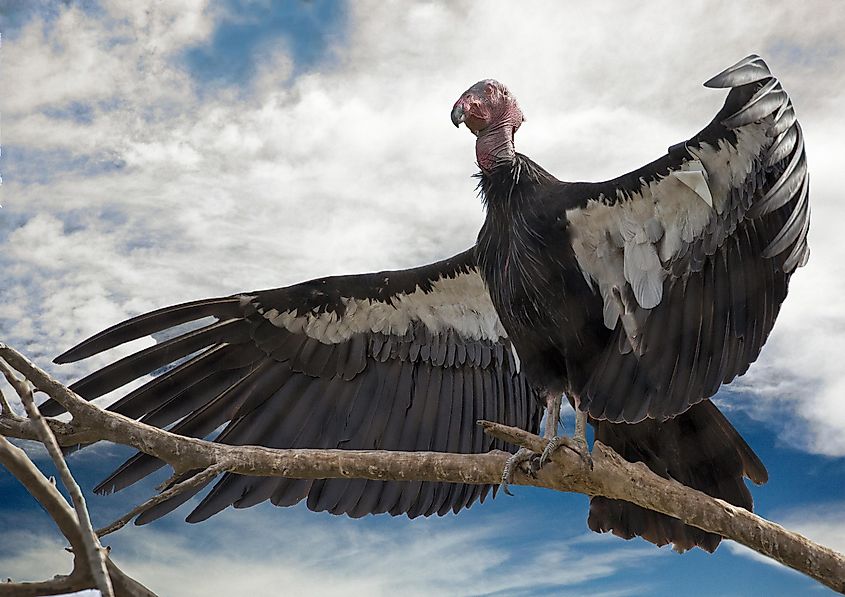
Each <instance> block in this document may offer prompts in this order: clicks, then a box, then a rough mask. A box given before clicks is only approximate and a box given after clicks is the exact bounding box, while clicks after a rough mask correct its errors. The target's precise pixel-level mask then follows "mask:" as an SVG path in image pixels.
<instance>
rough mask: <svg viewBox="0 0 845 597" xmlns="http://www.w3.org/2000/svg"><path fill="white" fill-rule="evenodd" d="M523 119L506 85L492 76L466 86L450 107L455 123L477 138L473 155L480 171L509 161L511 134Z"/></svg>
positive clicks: (511, 154) (488, 169)
mask: <svg viewBox="0 0 845 597" xmlns="http://www.w3.org/2000/svg"><path fill="white" fill-rule="evenodd" d="M523 120H525V118H524V116H523V115H522V110H520V109H519V104H517V102H516V98H514V97H513V95H511V93H510V91H508V88H507V87H505V86H504V85H502V84H501V83H499V82H498V81H494V80H492V79H486V80H484V81H479V82H478V83H476V84H475V85H473V86H472V87H470V88H469V89H467V90H466V91H465V92H464V93H463V94H462V95H461V97H460V99H458V101H457V102H455V105H454V107H453V108H452V122H453V123H454V124H455V126H459V125H460V124H461V123H464V124H465V125H466V127H467V128H468V129H469V130H470V131H471V132H472V133H473V134H475V135H476V137H477V138H478V139H477V140H476V142H475V156H476V159H477V160H478V165H479V167H480V168H481V170H482V171H484V172H487V173H489V172H491V171H492V170H493V169H494V168H495V167H496V166H498V165H500V164H509V163H512V162H513V159H514V156H515V151H514V145H513V141H514V135H515V134H516V131H517V129H519V127H520V125H521V124H522V122H523Z"/></svg>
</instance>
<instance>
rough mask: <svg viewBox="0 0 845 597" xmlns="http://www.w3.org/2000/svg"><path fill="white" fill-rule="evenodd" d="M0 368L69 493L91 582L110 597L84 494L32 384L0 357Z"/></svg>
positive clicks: (111, 590)
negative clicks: (45, 417)
mask: <svg viewBox="0 0 845 597" xmlns="http://www.w3.org/2000/svg"><path fill="white" fill-rule="evenodd" d="M0 370H2V372H3V375H4V376H5V377H6V380H7V381H8V382H9V384H11V386H12V387H13V388H14V389H15V391H16V392H17V393H18V396H19V397H20V399H21V401H22V402H23V406H24V408H25V409H26V413H27V415H28V416H29V419H30V420H31V421H32V422H33V424H34V425H35V432H36V434H37V435H38V439H39V441H40V442H41V443H42V444H44V447H45V448H47V453H48V454H50V458H51V459H52V460H53V464H54V465H55V467H56V470H57V471H58V472H59V477H60V478H61V480H62V484H63V485H64V486H65V489H67V491H68V493H69V494H70V498H71V503H72V504H73V509H74V511H75V512H76V520H77V527H78V528H79V539H81V546H82V548H83V549H84V550H85V562H86V564H87V565H88V569H89V571H90V572H91V576H92V577H93V579H94V585H95V586H96V588H97V589H99V591H100V595H102V597H114V588H113V587H112V582H111V578H109V573H108V569H107V566H106V550H105V549H103V546H102V545H100V540H99V538H98V537H97V535H96V534H95V533H94V529H93V527H92V525H91V517H90V516H89V515H88V506H87V504H86V503H85V496H84V495H82V490H81V489H80V488H79V485H77V483H76V480H75V479H74V478H73V475H72V474H71V473H70V469H69V468H68V466H67V462H65V459H64V456H63V455H62V450H61V448H59V444H58V443H57V442H56V437H55V436H54V435H53V432H52V431H50V427H49V425H47V423H46V422H45V420H44V417H42V416H41V411H39V410H38V406H36V404H35V397H34V396H33V387H32V384H31V383H29V382H28V381H27V380H26V379H19V378H18V377H16V376H15V374H14V372H13V371H12V370H11V369H10V368H9V367H8V365H6V362H5V361H4V360H3V359H2V358H0Z"/></svg>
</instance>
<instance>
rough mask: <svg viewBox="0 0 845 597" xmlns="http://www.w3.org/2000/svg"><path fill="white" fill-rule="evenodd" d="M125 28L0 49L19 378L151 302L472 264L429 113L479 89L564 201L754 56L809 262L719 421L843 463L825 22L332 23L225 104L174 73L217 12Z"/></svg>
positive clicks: (105, 7)
mask: <svg viewBox="0 0 845 597" xmlns="http://www.w3.org/2000/svg"><path fill="white" fill-rule="evenodd" d="M141 6H142V5H140V4H139V5H137V6H136V5H131V6H130V5H127V4H126V3H122V2H105V3H103V4H102V6H101V8H102V10H97V11H86V10H83V9H82V8H77V7H74V6H73V5H70V6H67V7H64V8H59V9H57V10H56V11H55V14H52V13H51V15H50V17H49V18H48V17H41V16H38V13H37V12H36V15H35V16H34V17H33V18H30V19H29V20H28V21H26V22H25V23H23V24H22V25H21V27H20V29H19V30H15V31H12V32H10V33H8V34H7V35H6V36H5V37H6V39H5V40H4V41H6V43H5V44H4V48H3V61H4V69H5V76H6V77H7V78H8V79H9V80H14V81H15V82H16V84H15V85H14V86H9V87H8V88H6V89H4V92H3V96H2V103H0V108H2V110H3V117H4V125H5V130H4V133H5V136H4V141H5V143H6V145H7V148H6V151H5V152H4V160H5V164H3V168H4V172H3V174H4V185H3V190H4V194H5V200H4V201H3V204H4V208H3V217H2V218H0V243H2V246H3V251H2V255H0V267H2V269H3V274H4V276H5V279H4V284H3V287H2V288H0V298H2V300H0V322H2V323H0V326H2V328H3V332H4V333H3V335H4V337H5V338H6V339H7V340H9V341H11V342H13V343H15V344H17V345H18V346H21V347H22V348H24V349H25V350H27V351H28V352H29V353H30V355H31V356H33V357H35V358H37V359H39V361H41V362H45V361H46V360H47V359H48V358H49V357H52V356H54V355H55V354H56V353H57V352H59V351H60V350H62V349H63V348H65V347H67V346H70V345H71V344H72V343H74V342H76V341H78V340H79V339H81V338H82V337H83V336H85V335H87V334H90V333H93V332H95V331H97V330H99V329H101V328H102V327H103V326H104V325H106V324H108V323H113V322H115V321H117V320H119V319H122V318H124V317H126V316H128V315H132V314H135V313H138V312H140V311H143V310H147V309H151V308H154V307H158V306H161V305H163V304H166V303H172V302H174V301H179V300H188V299H193V298H197V297H200V296H208V295H215V294H223V293H231V292H237V291H241V290H245V289H252V288H259V287H272V286H277V285H281V284H285V283H292V282H295V281H298V280H301V279H305V278H310V277H315V276H318V275H326V274H332V273H347V272H355V271H366V270H373V269H381V268H395V267H406V266H411V265H416V264H419V263H423V262H428V261H432V260H435V259H437V258H441V257H443V256H445V255H448V254H451V253H454V252H457V251H459V250H461V249H463V248H465V247H467V246H469V245H470V244H471V243H472V242H473V239H474V237H475V233H476V231H477V229H478V227H479V225H480V223H481V221H482V217H483V216H482V212H481V208H480V205H479V202H478V201H477V200H476V199H475V198H474V188H473V187H474V182H473V181H472V180H471V179H470V177H469V175H470V174H471V173H472V172H473V169H474V168H473V164H472V161H473V152H472V141H473V140H472V138H471V137H470V136H469V135H467V134H465V132H464V131H461V132H460V133H458V132H456V131H455V130H454V129H453V128H452V126H451V125H450V123H449V121H448V119H447V118H446V112H447V111H448V108H449V107H450V106H451V103H452V101H453V100H454V99H455V97H457V95H458V94H459V93H460V92H461V91H462V90H463V89H464V88H465V87H466V86H468V85H469V84H471V83H472V82H474V81H475V80H477V79H480V78H482V77H489V76H493V77H497V78H499V79H501V80H503V81H506V82H507V83H508V85H509V86H510V87H511V88H512V89H513V90H514V92H515V93H516V94H517V95H518V96H519V97H520V98H521V102H522V105H523V108H524V110H525V112H526V114H527V116H528V121H527V122H526V124H525V126H523V128H522V129H521V130H520V133H519V135H518V139H517V144H518V147H519V148H520V149H521V150H522V151H524V152H526V153H528V154H529V155H531V156H533V157H534V158H535V159H537V160H538V161H539V162H540V163H542V164H543V165H544V166H545V167H547V168H548V169H549V170H550V171H552V172H554V173H556V174H557V175H558V176H559V177H561V178H563V179H570V180H573V179H593V180H595V179H601V178H608V177H612V176H615V175H618V174H620V173H622V172H625V171H627V170H630V169H633V168H635V167H638V166H639V165H642V164H643V163H646V162H647V161H650V160H651V159H653V158H654V157H656V156H658V155H660V154H661V153H662V152H663V151H665V148H666V147H667V146H668V145H670V144H673V143H675V142H677V141H678V140H679V139H682V138H685V137H687V136H689V135H690V134H691V133H693V132H694V131H695V130H697V129H698V128H699V127H701V126H702V125H703V124H704V123H706V122H707V121H708V120H709V119H710V117H711V116H712V114H713V113H714V112H715V110H716V109H717V108H718V106H719V105H720V104H721V102H722V100H723V93H721V92H718V91H712V90H706V89H703V88H702V87H701V86H700V82H701V81H703V80H705V79H706V78H708V77H709V76H710V75H712V74H714V73H715V72H717V71H718V70H720V69H721V68H722V67H724V66H725V65H727V64H730V63H732V62H733V61H735V60H736V59H737V58H739V57H741V56H743V55H745V54H747V53H748V52H751V51H758V52H761V53H763V54H764V55H766V57H767V58H768V59H769V61H770V63H771V66H772V67H773V69H774V70H775V72H776V73H777V74H778V75H779V77H780V78H781V79H782V80H783V82H784V84H785V86H786V88H787V89H788V90H789V91H790V93H791V95H792V96H793V98H794V101H795V104H796V106H797V109H798V112H799V115H800V118H801V121H802V123H803V125H804V130H805V134H806V137H807V144H808V148H809V150H808V151H809V154H810V160H811V172H812V177H813V190H812V193H813V218H814V219H813V226H812V230H811V238H810V241H811V245H812V248H813V255H812V259H811V261H810V264H809V266H808V267H807V268H805V269H804V270H802V271H800V272H799V273H798V275H797V276H796V277H795V279H794V281H793V283H792V288H791V293H790V297H789V299H788V300H787V302H786V305H785V307H784V309H783V313H782V315H781V317H780V321H779V322H778V325H777V326H776V328H775V332H774V334H773V335H772V338H771V340H770V342H769V345H768V346H767V348H766V350H765V351H764V354H763V356H762V357H761V359H760V362H759V363H757V364H756V365H755V366H754V367H752V369H751V373H750V375H749V376H747V377H746V378H745V380H744V381H743V382H741V383H739V384H737V385H736V389H738V390H741V393H740V394H739V395H737V392H734V394H732V395H727V396H726V398H725V399H726V400H727V401H728V402H729V403H731V404H733V405H734V406H737V405H738V406H739V407H742V408H745V409H747V410H749V412H751V413H752V414H753V415H754V416H757V417H758V418H761V419H768V418H770V417H771V416H772V414H773V413H775V412H784V413H787V414H788V415H790V416H791V417H793V418H795V419H796V420H797V421H799V422H800V423H801V425H800V427H802V428H810V429H813V430H815V432H814V433H809V434H807V433H798V434H796V435H797V436H802V437H805V438H807V439H806V440H803V441H802V445H801V447H803V448H804V449H807V450H811V451H814V452H821V453H825V454H837V455H841V454H845V439H843V438H845V434H841V433H826V432H825V431H836V430H841V429H843V428H845V406H843V405H842V401H841V400H840V399H839V397H840V396H841V394H842V391H843V390H845V387H843V382H842V376H841V374H840V372H839V364H838V358H837V356H836V355H837V350H836V347H837V346H840V345H841V344H842V342H843V339H845V315H843V312H842V309H841V305H840V301H838V300H837V298H836V297H839V296H842V295H843V293H845V281H843V280H845V275H843V273H844V272H843V271H842V265H841V263H842V259H841V258H840V257H841V256H842V248H841V242H840V241H839V233H838V230H837V227H838V222H840V221H842V216H843V215H845V214H843V209H845V208H843V207H842V205H843V204H842V202H840V201H839V200H838V192H839V181H838V177H837V174H836V173H837V172H838V170H839V168H838V164H837V163H836V162H835V160H836V159H837V152H836V149H835V148H836V147H837V145H838V140H839V139H841V138H842V136H843V133H845V130H843V129H844V128H845V125H843V123H842V121H841V119H838V118H836V117H835V114H837V106H838V105H841V100H842V99H843V98H842V94H843V91H842V90H843V89H845V68H843V62H845V58H843V48H842V45H841V42H840V41H839V31H841V27H842V25H843V17H842V16H841V15H839V14H831V15H828V14H823V11H818V10H815V9H813V8H812V7H804V6H798V5H795V6H785V5H780V6H777V7H773V6H771V5H770V4H768V3H762V2H757V3H752V4H748V5H743V6H731V5H722V6H719V7H718V8H715V7H713V6H712V5H710V4H706V3H687V4H685V5H684V9H683V10H682V11H679V10H675V9H674V8H673V7H674V5H672V4H662V5H661V4H659V3H658V4H650V5H649V6H647V7H637V8H636V10H630V9H628V7H627V6H626V5H624V4H618V3H617V4H603V5H602V6H600V7H595V6H590V7H589V8H587V7H586V5H580V4H575V3H571V4H570V3H567V4H566V5H561V4H558V3H555V4H541V3H529V4H527V5H525V6H522V5H520V6H519V7H517V6H514V5H512V4H509V3H498V4H492V3H491V4H488V5H487V7H486V10H484V11H478V10H474V9H473V7H472V5H471V4H469V3H448V4H445V3H444V4H431V3H427V4H414V5H410V6H409V5H406V4H404V3H382V2H379V3H377V4H375V5H370V4H367V3H353V4H351V5H350V6H349V7H348V11H349V14H348V15H346V18H347V19H348V23H347V31H345V33H344V35H343V38H342V39H341V38H337V39H334V38H330V39H328V40H327V42H326V43H327V44H328V45H327V47H326V48H325V55H326V56H327V57H328V58H327V59H326V60H325V61H324V62H322V63H317V64H315V65H309V66H307V67H305V68H300V69H298V70H297V69H295V68H294V62H293V60H294V59H293V56H292V54H291V52H290V50H289V46H288V44H287V43H286V42H285V40H284V39H279V41H278V42H277V43H275V44H273V43H269V42H268V43H265V44H263V45H262V46H261V48H260V50H259V51H258V54H257V55H256V56H255V57H254V61H255V62H256V64H257V68H256V74H255V76H254V77H253V78H252V79H251V80H250V81H249V82H248V83H247V84H246V88H237V89H235V88H227V87H225V86H223V87H221V86H219V85H218V86H214V87H209V88H206V87H207V86H206V87H204V85H203V81H202V80H200V79H197V78H196V77H194V76H193V75H192V73H191V72H190V71H189V70H188V69H187V67H186V65H185V61H184V60H183V59H182V56H183V52H184V51H185V50H186V49H188V48H192V47H197V46H200V45H202V44H203V43H208V42H209V39H210V36H211V35H212V34H213V31H214V28H215V26H216V25H217V24H219V21H220V18H221V14H222V13H221V12H220V11H222V10H223V9H220V8H214V9H212V8H210V7H209V6H208V5H207V4H206V3H205V2H199V1H189V0H185V1H184V2H180V3H164V4H160V3H158V4H155V5H154V6H151V7H148V8H141ZM670 8H671V9H670ZM749 13H752V14H754V18H753V19H749V18H747V16H748V14H749ZM227 18H232V15H227ZM808 24H812V26H809V25H808ZM233 51H237V49H236V48H233ZM295 72H296V73H297V74H296V75H294V73H295ZM16 156H22V157H18V158H17V159H16ZM10 167H11V169H10ZM18 170H19V171H21V172H25V173H26V174H27V175H26V176H20V177H18V176H16V171H18ZM796 344H798V345H800V348H799V347H797V346H796ZM64 371H69V372H73V373H76V370H74V369H67V368H65V370H64ZM64 374H65V375H67V373H64ZM821 437H826V438H828V439H826V440H825V441H824V442H822V441H821V440H820V439H817V438H821ZM829 438H834V439H829Z"/></svg>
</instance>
